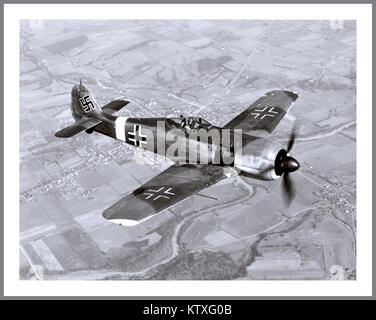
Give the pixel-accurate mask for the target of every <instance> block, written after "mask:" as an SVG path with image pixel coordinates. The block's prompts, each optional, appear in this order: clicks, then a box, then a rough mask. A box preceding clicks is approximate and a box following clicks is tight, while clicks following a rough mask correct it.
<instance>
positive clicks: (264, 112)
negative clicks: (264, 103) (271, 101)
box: [251, 107, 278, 120]
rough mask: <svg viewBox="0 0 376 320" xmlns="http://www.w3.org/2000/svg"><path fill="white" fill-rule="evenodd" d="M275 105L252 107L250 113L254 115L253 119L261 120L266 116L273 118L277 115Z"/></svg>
mask: <svg viewBox="0 0 376 320" xmlns="http://www.w3.org/2000/svg"><path fill="white" fill-rule="evenodd" d="M274 108H275V107H264V109H254V110H252V111H253V112H252V113H251V115H253V116H254V118H253V119H259V120H263V119H264V118H266V117H270V118H274V117H275V116H276V115H278V111H275V110H274Z"/></svg>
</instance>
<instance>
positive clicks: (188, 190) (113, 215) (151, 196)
mask: <svg viewBox="0 0 376 320" xmlns="http://www.w3.org/2000/svg"><path fill="white" fill-rule="evenodd" d="M224 178H226V176H225V175H224V173H223V167H221V166H208V165H191V164H185V165H179V164H175V165H173V166H171V167H169V168H168V169H166V170H165V171H163V172H161V173H160V174H159V175H157V176H156V177H154V178H153V179H151V180H149V181H148V182H146V183H145V184H144V185H142V186H141V187H139V188H138V189H136V190H134V191H133V192H132V193H131V194H129V195H127V196H125V197H124V198H123V199H121V200H119V201H118V202H116V203H115V204H114V205H112V206H111V207H110V208H108V209H107V210H105V211H104V212H103V217H104V218H106V219H109V220H119V223H122V221H128V222H126V223H124V224H128V225H131V224H136V223H137V222H140V221H142V220H145V219H147V218H148V217H150V216H152V215H154V214H156V213H158V212H160V211H162V210H164V209H167V208H168V207H170V206H172V205H174V204H176V203H178V202H180V201H182V200H184V199H186V198H188V197H189V196H192V195H194V194H195V193H197V192H199V191H200V190H202V189H205V188H207V187H209V186H211V185H213V184H215V183H217V182H218V181H220V180H222V179H224ZM132 222H133V223H132Z"/></svg>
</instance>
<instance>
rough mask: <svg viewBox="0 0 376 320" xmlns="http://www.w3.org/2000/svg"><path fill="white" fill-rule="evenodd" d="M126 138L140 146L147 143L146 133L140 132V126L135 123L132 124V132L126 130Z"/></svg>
mask: <svg viewBox="0 0 376 320" xmlns="http://www.w3.org/2000/svg"><path fill="white" fill-rule="evenodd" d="M128 136H129V137H128V139H129V141H131V142H133V143H134V145H135V146H137V147H141V146H142V145H147V141H146V138H147V136H146V134H142V132H141V126H140V125H138V124H135V125H134V126H133V132H132V131H131V132H128Z"/></svg>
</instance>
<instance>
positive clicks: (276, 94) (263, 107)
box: [224, 90, 298, 133]
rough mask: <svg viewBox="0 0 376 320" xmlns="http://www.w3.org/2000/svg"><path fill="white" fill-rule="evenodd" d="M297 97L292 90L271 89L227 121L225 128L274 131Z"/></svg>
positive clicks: (245, 130)
mask: <svg viewBox="0 0 376 320" xmlns="http://www.w3.org/2000/svg"><path fill="white" fill-rule="evenodd" d="M297 98H298V95H297V94H296V93H295V92H292V91H284V90H275V91H270V92H268V93H266V94H265V95H264V96H262V97H261V98H260V99H258V100H256V101H255V102H254V103H252V104H251V105H250V106H249V107H248V108H247V109H246V110H244V111H243V112H242V113H240V114H239V115H238V116H236V117H235V118H234V119H232V120H231V121H230V122H229V123H227V124H226V125H225V126H224V128H231V129H242V130H243V131H244V132H247V131H250V130H265V131H267V132H269V133H272V132H273V130H274V129H275V127H276V126H277V125H278V123H279V122H280V121H281V120H282V118H283V117H284V116H285V114H286V113H287V112H288V111H289V110H290V108H291V107H292V105H293V104H294V102H295V101H296V99H297Z"/></svg>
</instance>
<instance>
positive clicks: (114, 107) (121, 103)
mask: <svg viewBox="0 0 376 320" xmlns="http://www.w3.org/2000/svg"><path fill="white" fill-rule="evenodd" d="M128 103H129V101H125V100H114V101H111V102H110V103H108V104H106V105H105V106H103V107H102V110H103V111H104V112H105V113H108V114H114V113H115V112H117V111H119V110H120V109H122V108H124V107H125V106H126V105H127V104H128Z"/></svg>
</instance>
